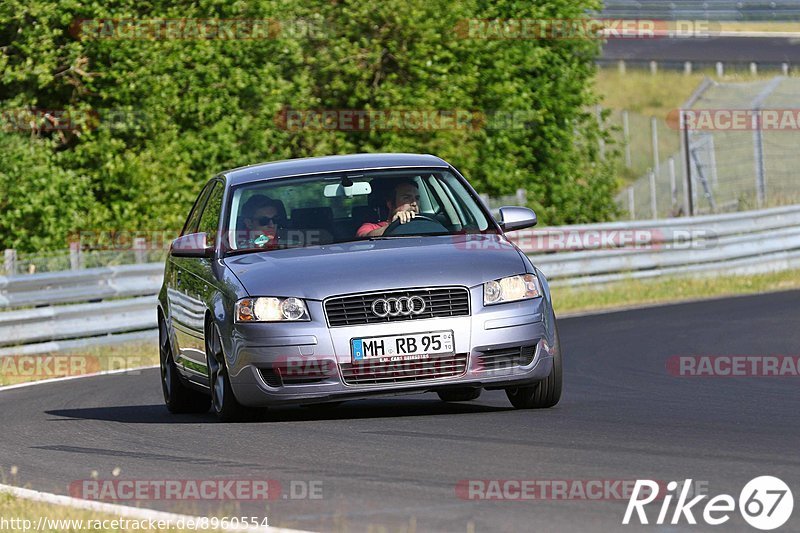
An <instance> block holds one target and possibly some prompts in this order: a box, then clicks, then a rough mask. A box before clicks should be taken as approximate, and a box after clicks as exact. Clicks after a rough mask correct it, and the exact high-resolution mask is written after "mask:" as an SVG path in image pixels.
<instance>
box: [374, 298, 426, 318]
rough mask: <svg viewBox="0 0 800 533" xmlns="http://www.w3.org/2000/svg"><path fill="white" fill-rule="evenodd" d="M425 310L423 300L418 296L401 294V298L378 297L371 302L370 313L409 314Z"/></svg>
mask: <svg viewBox="0 0 800 533" xmlns="http://www.w3.org/2000/svg"><path fill="white" fill-rule="evenodd" d="M424 310H425V300H423V299H422V298H421V297H420V296H410V297H409V296H403V297H401V298H379V299H377V300H375V301H374V302H372V313H373V314H374V315H375V316H379V317H381V318H386V317H387V316H400V315H403V316H411V315H418V314H420V313H421V312H423V311H424Z"/></svg>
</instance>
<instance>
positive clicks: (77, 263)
mask: <svg viewBox="0 0 800 533" xmlns="http://www.w3.org/2000/svg"><path fill="white" fill-rule="evenodd" d="M81 267H82V265H81V243H79V242H71V243H69V268H70V270H80V269H81Z"/></svg>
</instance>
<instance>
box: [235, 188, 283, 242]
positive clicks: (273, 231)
mask: <svg viewBox="0 0 800 533" xmlns="http://www.w3.org/2000/svg"><path fill="white" fill-rule="evenodd" d="M242 212H243V213H244V225H245V227H246V228H247V239H246V241H247V242H246V243H243V244H244V245H245V246H247V247H253V248H264V249H265V250H272V249H274V248H278V247H279V246H280V245H281V241H282V239H281V233H282V232H281V230H282V229H283V228H282V227H281V226H282V225H283V224H284V221H283V217H282V216H281V215H280V206H279V204H278V203H277V202H275V201H274V200H272V199H270V198H269V197H267V196H264V195H261V194H259V195H256V196H253V197H252V198H250V199H249V200H247V202H246V203H245V205H244V207H243V209H242Z"/></svg>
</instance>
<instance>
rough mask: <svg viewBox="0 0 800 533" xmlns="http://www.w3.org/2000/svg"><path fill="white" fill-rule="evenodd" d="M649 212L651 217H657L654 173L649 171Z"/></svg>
mask: <svg viewBox="0 0 800 533" xmlns="http://www.w3.org/2000/svg"><path fill="white" fill-rule="evenodd" d="M650 212H651V213H652V214H653V219H656V218H658V204H657V203H656V174H655V172H653V171H652V170H651V171H650Z"/></svg>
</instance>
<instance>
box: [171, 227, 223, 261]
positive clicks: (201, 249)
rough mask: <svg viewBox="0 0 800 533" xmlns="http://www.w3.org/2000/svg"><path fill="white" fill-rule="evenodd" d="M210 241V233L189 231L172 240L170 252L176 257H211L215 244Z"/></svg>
mask: <svg viewBox="0 0 800 533" xmlns="http://www.w3.org/2000/svg"><path fill="white" fill-rule="evenodd" d="M208 241H209V238H208V233H205V232H202V233H189V234H188V235H183V236H182V237H178V238H177V239H175V240H174V241H172V246H170V249H169V253H170V255H173V256H175V257H211V256H213V255H214V246H213V245H212V244H209V242H208Z"/></svg>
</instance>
